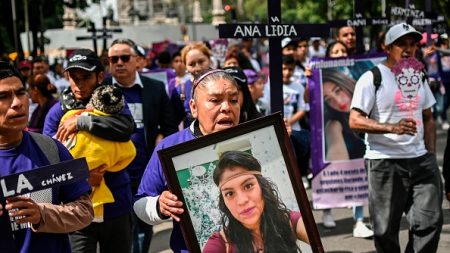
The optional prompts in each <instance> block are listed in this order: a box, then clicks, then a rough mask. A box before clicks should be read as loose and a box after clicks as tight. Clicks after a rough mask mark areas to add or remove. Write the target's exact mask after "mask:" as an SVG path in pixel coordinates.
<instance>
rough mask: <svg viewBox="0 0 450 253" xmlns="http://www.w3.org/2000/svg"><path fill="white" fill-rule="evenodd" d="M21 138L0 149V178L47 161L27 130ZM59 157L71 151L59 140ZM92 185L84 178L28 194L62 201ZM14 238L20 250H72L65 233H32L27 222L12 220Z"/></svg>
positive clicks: (67, 157) (65, 157)
mask: <svg viewBox="0 0 450 253" xmlns="http://www.w3.org/2000/svg"><path fill="white" fill-rule="evenodd" d="M23 133H24V134H23V139H22V142H21V143H20V145H19V146H18V147H14V148H11V149H0V164H1V165H2V166H1V167H0V178H1V177H4V176H7V175H10V174H15V173H19V172H24V171H29V170H32V169H34V168H38V167H42V166H46V165H49V164H50V162H49V161H48V159H47V156H46V155H45V154H44V153H43V152H42V151H41V150H40V148H39V146H38V144H37V143H36V142H35V141H34V140H33V138H31V136H30V134H29V133H28V132H25V131H24V132H23ZM55 143H56V145H57V146H58V151H59V158H60V160H61V161H66V160H71V159H73V158H72V155H71V154H70V153H69V151H68V150H67V149H66V148H65V147H64V146H63V145H62V144H61V143H59V142H57V141H55ZM90 190H91V186H90V185H89V184H88V183H87V181H85V180H83V181H79V182H75V183H72V184H67V185H63V186H60V187H53V188H49V189H46V190H42V191H39V192H38V193H31V197H32V198H33V199H35V197H37V196H38V195H39V197H38V199H39V201H38V202H44V203H53V204H61V203H67V202H71V201H74V200H76V199H78V198H79V197H80V196H82V195H83V194H85V193H87V192H89V191H90ZM12 225H14V226H12V227H13V233H14V240H15V242H16V248H17V249H18V251H19V252H21V253H25V252H26V253H33V252H36V253H41V252H49V253H61V252H62V253H64V252H71V249H70V243H69V238H68V236H67V234H51V233H34V232H32V230H31V228H29V227H28V226H27V225H24V226H21V225H18V224H17V226H16V225H15V223H13V224H12Z"/></svg>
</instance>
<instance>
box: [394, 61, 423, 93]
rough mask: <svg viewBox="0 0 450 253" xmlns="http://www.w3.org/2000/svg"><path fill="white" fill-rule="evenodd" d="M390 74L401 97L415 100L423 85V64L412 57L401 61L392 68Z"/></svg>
mask: <svg viewBox="0 0 450 253" xmlns="http://www.w3.org/2000/svg"><path fill="white" fill-rule="evenodd" d="M392 73H394V75H395V80H396V82H397V85H398V88H399V89H400V91H401V93H402V96H403V97H404V98H407V99H412V98H415V97H416V96H417V93H418V92H419V88H420V86H421V85H423V75H424V74H423V64H422V63H421V62H420V61H418V60H417V59H416V58H414V57H411V58H407V59H401V60H400V61H398V62H397V63H396V64H395V65H394V66H393V67H392Z"/></svg>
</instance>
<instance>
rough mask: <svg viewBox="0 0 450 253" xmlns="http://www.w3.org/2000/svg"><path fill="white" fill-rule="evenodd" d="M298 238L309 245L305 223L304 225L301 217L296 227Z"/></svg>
mask: <svg viewBox="0 0 450 253" xmlns="http://www.w3.org/2000/svg"><path fill="white" fill-rule="evenodd" d="M295 232H296V234H297V238H298V239H299V240H301V241H303V242H305V243H307V244H309V238H308V234H307V233H306V228H305V223H303V218H302V217H300V219H298V222H297V227H296V231H295Z"/></svg>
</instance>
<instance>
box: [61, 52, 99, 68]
mask: <svg viewBox="0 0 450 253" xmlns="http://www.w3.org/2000/svg"><path fill="white" fill-rule="evenodd" d="M74 68H78V69H84V70H86V71H89V72H94V71H95V72H100V71H103V69H104V67H103V65H102V63H101V61H100V58H99V57H98V56H97V54H96V53H94V51H92V50H90V49H86V48H81V49H77V50H75V51H74V52H73V54H72V56H71V57H70V58H69V60H68V62H67V67H66V69H65V70H64V71H67V70H69V69H74Z"/></svg>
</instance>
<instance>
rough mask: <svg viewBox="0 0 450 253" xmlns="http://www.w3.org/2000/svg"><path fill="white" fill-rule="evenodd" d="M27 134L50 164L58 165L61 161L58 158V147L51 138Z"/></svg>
mask: <svg viewBox="0 0 450 253" xmlns="http://www.w3.org/2000/svg"><path fill="white" fill-rule="evenodd" d="M28 133H29V134H30V135H31V137H32V138H33V140H34V141H35V142H36V143H37V145H38V146H39V148H40V149H41V151H42V152H43V153H44V154H45V156H46V157H47V159H48V161H49V162H50V164H55V163H59V162H60V161H61V159H60V158H59V150H58V146H57V145H56V143H55V141H54V140H53V139H52V138H50V137H48V136H46V135H42V134H38V133H33V132H28Z"/></svg>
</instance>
